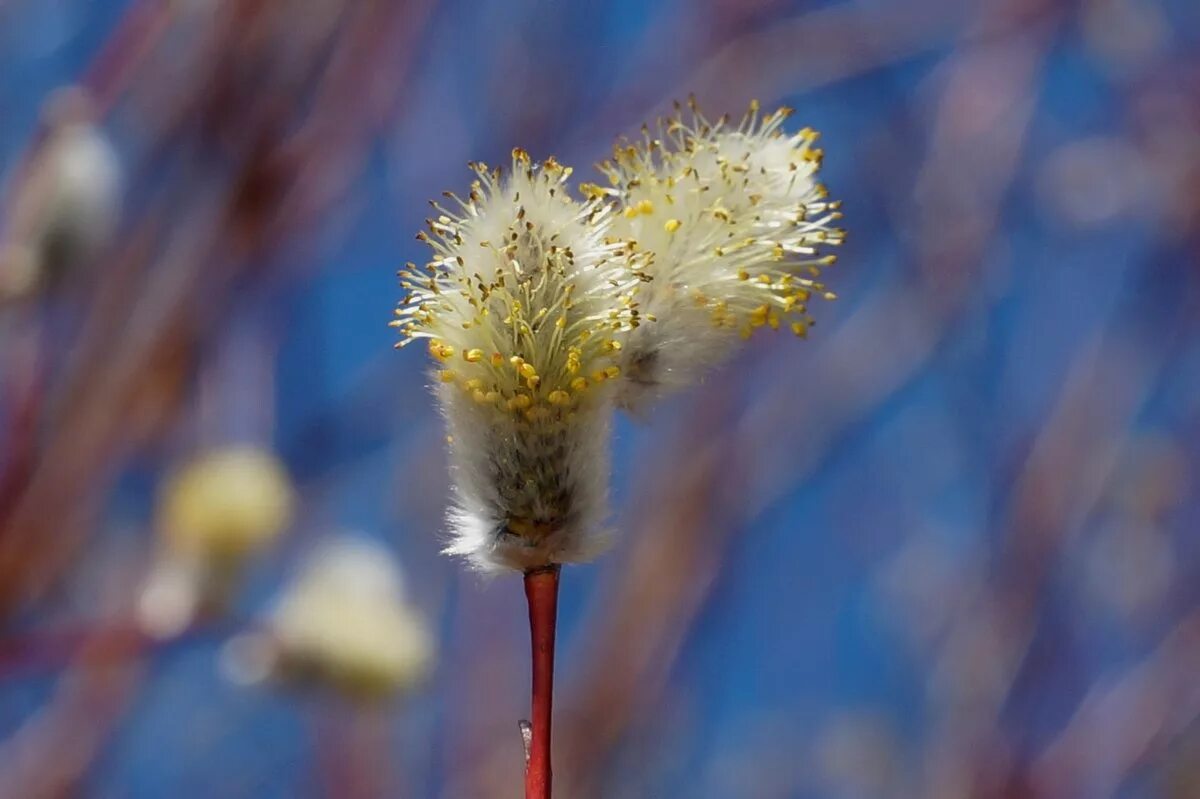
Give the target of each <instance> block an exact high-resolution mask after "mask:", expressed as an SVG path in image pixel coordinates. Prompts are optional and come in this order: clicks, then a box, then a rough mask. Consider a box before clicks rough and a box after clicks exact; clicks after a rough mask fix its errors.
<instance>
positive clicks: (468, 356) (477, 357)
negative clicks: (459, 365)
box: [463, 349, 483, 363]
mask: <svg viewBox="0 0 1200 799" xmlns="http://www.w3.org/2000/svg"><path fill="white" fill-rule="evenodd" d="M463 358H464V359H465V360H466V361H467V363H479V362H480V361H482V360H483V350H480V349H474V350H467V351H466V352H464V353H463Z"/></svg>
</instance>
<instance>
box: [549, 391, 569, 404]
mask: <svg viewBox="0 0 1200 799" xmlns="http://www.w3.org/2000/svg"><path fill="white" fill-rule="evenodd" d="M546 399H547V400H548V401H549V402H550V404H551V405H570V404H571V395H570V394H568V393H567V392H565V391H563V390H562V389H561V388H560V389H555V390H554V391H551V392H550V395H549V396H548V397H546Z"/></svg>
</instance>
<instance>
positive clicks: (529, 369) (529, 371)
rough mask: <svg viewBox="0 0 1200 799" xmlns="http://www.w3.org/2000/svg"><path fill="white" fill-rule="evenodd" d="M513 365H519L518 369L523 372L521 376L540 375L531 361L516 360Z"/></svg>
mask: <svg viewBox="0 0 1200 799" xmlns="http://www.w3.org/2000/svg"><path fill="white" fill-rule="evenodd" d="M513 365H514V366H516V367H517V371H518V372H520V373H521V377H526V378H529V377H537V376H538V373H537V369H534V368H533V364H531V363H525V362H524V361H522V362H521V363H520V364H517V363H515V362H514V364H513Z"/></svg>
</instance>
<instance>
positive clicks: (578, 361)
mask: <svg viewBox="0 0 1200 799" xmlns="http://www.w3.org/2000/svg"><path fill="white" fill-rule="evenodd" d="M473 169H474V170H475V172H476V175H477V180H476V181H475V182H474V183H473V184H472V186H471V190H470V193H469V194H468V195H467V197H466V199H460V198H459V197H457V196H455V195H453V194H447V195H446V196H447V198H448V199H449V200H450V201H451V202H452V203H453V205H454V208H453V209H449V208H446V207H443V206H442V205H439V204H437V203H435V204H434V207H435V209H436V211H437V214H438V215H437V216H436V218H434V219H431V220H429V221H428V224H429V234H428V235H427V234H425V233H422V234H420V235H419V236H418V238H421V239H423V240H424V241H426V242H428V243H429V245H430V246H431V247H432V249H433V252H434V257H433V260H431V261H430V262H429V263H428V264H426V265H425V266H424V267H423V268H422V267H417V266H415V265H413V264H409V265H408V267H407V268H406V269H405V270H403V271H402V272H401V282H402V284H403V285H404V287H405V288H406V289H407V292H408V294H407V297H406V298H405V300H404V301H403V302H402V304H401V305H400V307H399V308H398V309H397V310H396V319H395V320H394V321H393V322H392V324H393V325H394V326H396V327H399V328H400V330H401V333H402V334H403V336H404V339H403V341H402V342H401V345H403V344H407V343H411V342H413V341H416V340H418V339H424V340H426V342H427V343H428V347H429V352H430V353H431V354H432V356H433V357H434V359H435V360H436V361H437V362H438V367H437V371H436V383H435V385H436V386H437V397H438V400H439V403H440V405H441V408H442V412H443V414H444V415H445V418H446V423H447V428H448V432H449V436H448V440H449V442H450V453H451V466H452V469H453V493H454V508H453V509H452V510H451V514H450V521H451V527H452V534H453V539H452V541H451V543H450V545H449V546H448V547H447V549H446V552H448V553H451V554H456V555H462V556H465V557H466V558H467V559H468V560H469V561H470V562H471V563H472V565H474V566H475V567H477V568H479V569H482V570H488V571H490V570H497V569H503V568H512V569H518V570H529V569H535V568H538V567H541V566H546V565H549V564H552V563H569V562H575V561H580V560H585V559H587V558H588V557H589V556H591V555H592V554H594V553H595V552H596V551H597V550H598V549H599V548H600V547H601V546H602V545H603V541H604V535H603V528H604V522H605V518H606V516H607V492H608V489H607V485H608V427H609V419H610V416H611V406H612V395H613V392H614V390H615V384H616V383H617V382H618V381H619V378H620V376H621V366H620V363H621V360H622V357H621V353H622V350H623V349H624V346H625V342H626V341H627V339H628V335H629V333H630V332H631V331H633V330H635V329H636V328H637V327H638V326H639V324H641V319H640V318H639V314H640V311H639V308H638V302H637V292H638V288H639V286H640V284H641V283H642V282H643V281H644V280H645V279H646V278H645V275H644V273H643V272H642V271H641V262H642V261H641V258H640V257H639V256H637V255H635V254H634V252H633V248H632V247H631V246H630V245H629V244H627V243H625V242H623V241H620V240H616V239H614V238H612V237H611V235H610V228H611V225H612V221H613V208H612V206H611V203H607V202H604V201H602V200H601V199H600V198H592V199H590V200H588V201H586V202H579V201H577V200H574V199H572V198H571V197H570V196H569V192H568V187H567V180H568V179H569V178H570V175H571V170H570V168H567V167H564V166H562V165H560V164H559V163H557V162H556V161H554V160H553V159H550V160H548V161H546V162H544V163H541V164H534V163H533V162H532V161H531V160H530V158H529V156H528V155H527V154H526V153H525V152H524V151H522V150H515V151H514V152H513V159H512V171H511V172H510V173H509V174H502V172H501V170H499V169H497V170H489V169H488V168H487V167H486V166H484V165H473Z"/></svg>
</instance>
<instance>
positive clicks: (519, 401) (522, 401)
mask: <svg viewBox="0 0 1200 799" xmlns="http://www.w3.org/2000/svg"><path fill="white" fill-rule="evenodd" d="M532 404H533V400H532V399H531V398H530V396H529V395H528V394H518V395H517V396H515V397H513V398H512V399H510V400H509V401H508V409H509V410H510V411H523V410H525V409H526V408H528V407H529V406H530V405H532Z"/></svg>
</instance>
